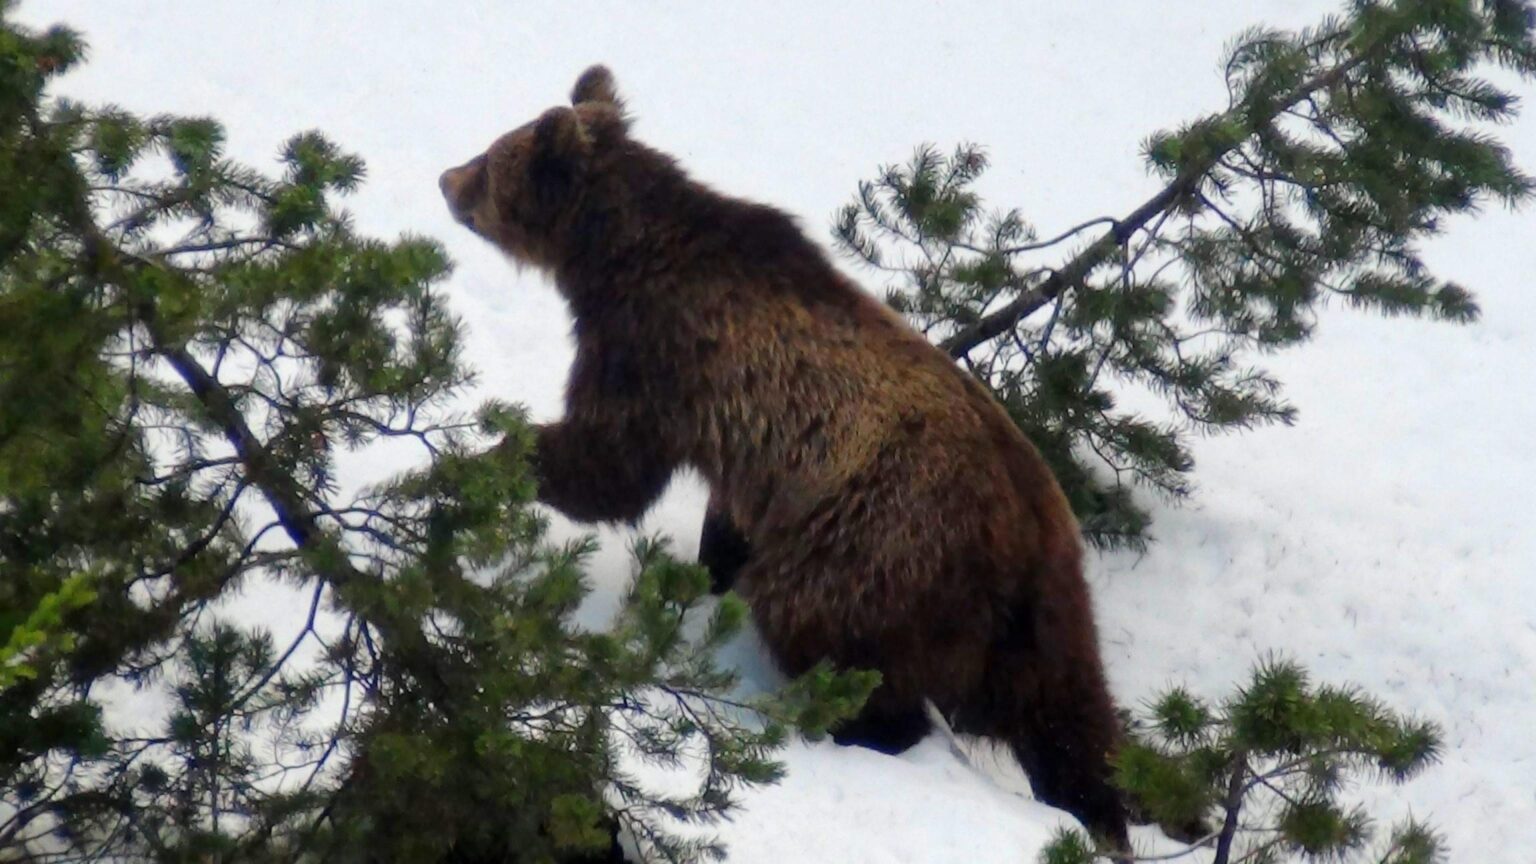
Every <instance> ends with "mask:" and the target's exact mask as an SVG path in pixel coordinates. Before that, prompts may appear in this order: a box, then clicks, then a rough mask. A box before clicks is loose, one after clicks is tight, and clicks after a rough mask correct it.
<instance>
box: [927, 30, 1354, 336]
mask: <svg viewBox="0 0 1536 864" xmlns="http://www.w3.org/2000/svg"><path fill="white" fill-rule="evenodd" d="M1370 58H1371V52H1370V51H1368V50H1362V51H1361V52H1360V53H1359V54H1356V55H1355V56H1354V57H1351V58H1350V59H1349V60H1347V61H1345V62H1343V63H1340V64H1339V65H1338V66H1335V67H1334V68H1332V69H1330V70H1328V71H1326V72H1322V73H1319V74H1317V75H1315V76H1313V77H1312V78H1310V79H1308V80H1306V81H1304V82H1302V83H1301V84H1300V85H1298V86H1297V87H1296V88H1295V89H1293V90H1291V91H1289V92H1288V93H1286V94H1284V95H1283V96H1281V97H1280V98H1278V99H1276V100H1275V101H1274V103H1273V104H1272V106H1271V107H1270V108H1269V110H1268V111H1266V113H1265V116H1264V117H1263V119H1262V121H1261V122H1260V123H1254V124H1252V125H1253V126H1259V125H1263V124H1267V123H1269V122H1272V121H1273V120H1275V119H1276V118H1277V117H1279V116H1280V115H1281V114H1282V113H1283V112H1284V111H1285V110H1286V109H1288V108H1289V107H1290V106H1292V105H1295V104H1297V103H1298V102H1302V101H1304V100H1306V99H1308V98H1310V97H1311V95H1312V94H1313V93H1316V92H1319V91H1321V90H1326V89H1327V88H1329V87H1332V86H1333V85H1335V84H1337V83H1339V82H1340V81H1342V80H1344V78H1345V77H1346V76H1347V75H1349V73H1351V72H1353V71H1354V70H1355V69H1356V68H1358V67H1359V66H1361V65H1363V64H1364V63H1366V62H1367V61H1368V60H1369V59H1370ZM1241 107H1242V106H1239V108H1234V109H1232V110H1229V111H1227V112H1225V113H1223V114H1221V115H1218V116H1217V117H1216V118H1215V119H1214V121H1213V122H1214V123H1215V124H1220V123H1222V122H1224V121H1233V122H1241V123H1243V125H1244V127H1245V128H1248V127H1249V125H1250V124H1249V121H1246V120H1244V118H1243V112H1242V111H1241ZM1245 140H1246V139H1241V140H1237V141H1233V142H1231V143H1230V144H1229V145H1227V146H1226V147H1224V148H1212V152H1211V153H1209V154H1207V155H1206V156H1205V158H1203V159H1200V160H1197V161H1192V162H1190V163H1188V164H1186V165H1185V166H1184V167H1183V168H1181V169H1180V170H1179V172H1178V174H1177V175H1176V176H1175V177H1174V178H1173V180H1172V181H1171V182H1169V183H1168V185H1166V186H1164V187H1163V188H1162V189H1161V190H1160V191H1159V192H1158V193H1157V194H1156V195H1153V196H1152V197H1151V198H1148V199H1147V200H1146V201H1144V202H1142V204H1141V206H1139V207H1137V208H1136V209H1135V210H1132V211H1131V212H1130V213H1128V214H1126V215H1125V217H1124V218H1122V219H1119V220H1117V221H1115V222H1114V227H1112V228H1111V229H1110V230H1109V231H1108V232H1106V233H1105V234H1104V235H1103V236H1102V237H1100V238H1099V239H1098V240H1095V241H1094V242H1093V243H1092V244H1091V245H1090V246H1089V247H1088V248H1086V249H1084V250H1083V251H1082V252H1079V253H1078V254H1077V255H1075V256H1073V258H1072V260H1070V261H1068V262H1067V263H1066V264H1065V265H1064V266H1062V267H1061V268H1059V269H1057V270H1055V271H1054V272H1052V273H1051V275H1050V276H1049V277H1047V278H1046V280H1045V281H1044V282H1041V283H1040V284H1039V285H1038V286H1036V287H1035V288H1033V289H1032V290H1030V291H1027V292H1025V293H1024V294H1021V295H1019V297H1017V298H1016V299H1014V300H1013V302H1011V303H1009V304H1008V305H1006V306H1004V307H1002V308H1001V309H998V310H997V311H995V312H992V313H990V314H988V315H986V316H984V317H983V318H982V319H981V320H980V321H977V322H976V323H975V324H973V325H971V326H970V327H967V328H965V329H964V330H961V331H960V332H958V333H956V334H954V335H953V336H951V337H949V338H948V339H945V340H944V341H943V342H942V343H940V345H939V347H941V348H943V349H944V350H945V352H947V353H948V354H949V355H950V356H951V357H955V358H959V357H963V356H965V355H966V354H969V353H970V352H971V351H972V350H973V349H974V348H976V347H977V346H978V345H981V344H982V343H984V342H986V341H988V340H989V339H993V338H995V337H997V336H1000V335H1002V334H1003V333H1006V332H1007V331H1009V330H1011V329H1013V328H1014V327H1016V326H1017V325H1018V323H1019V322H1020V321H1023V320H1024V319H1025V318H1028V317H1029V316H1030V315H1032V314H1034V313H1035V312H1036V311H1038V310H1039V309H1041V308H1043V307H1044V306H1045V305H1046V304H1048V303H1050V302H1051V301H1052V300H1054V299H1056V297H1057V296H1058V295H1060V294H1061V293H1062V292H1063V291H1066V290H1067V289H1069V288H1072V287H1074V286H1077V285H1081V284H1082V282H1083V280H1084V279H1086V278H1087V277H1088V275H1089V274H1090V273H1092V272H1093V271H1094V270H1097V269H1098V268H1099V267H1102V266H1104V265H1105V264H1108V263H1110V261H1111V260H1112V259H1113V258H1114V255H1115V253H1116V251H1117V250H1119V248H1120V247H1121V246H1123V245H1124V244H1125V243H1126V242H1127V241H1128V240H1129V239H1130V238H1131V236H1132V235H1134V234H1135V233H1136V232H1137V231H1140V230H1142V229H1143V228H1145V227H1146V226H1147V225H1148V224H1149V223H1150V222H1151V221H1152V220H1153V219H1155V218H1157V217H1158V216H1159V215H1160V214H1163V213H1165V212H1169V211H1171V210H1173V209H1174V208H1175V207H1177V206H1178V205H1179V204H1180V203H1181V202H1183V201H1184V200H1186V199H1187V198H1188V196H1189V195H1191V194H1192V193H1193V192H1195V190H1197V189H1198V188H1199V187H1200V184H1201V182H1202V181H1204V180H1205V179H1206V178H1207V177H1208V176H1209V175H1210V173H1211V172H1212V171H1213V170H1215V169H1216V168H1217V167H1218V165H1219V163H1220V162H1221V161H1222V159H1223V158H1224V157H1225V156H1226V155H1227V154H1229V153H1231V152H1233V151H1234V150H1237V149H1239V148H1241V147H1242V146H1243V143H1244V141H1245Z"/></svg>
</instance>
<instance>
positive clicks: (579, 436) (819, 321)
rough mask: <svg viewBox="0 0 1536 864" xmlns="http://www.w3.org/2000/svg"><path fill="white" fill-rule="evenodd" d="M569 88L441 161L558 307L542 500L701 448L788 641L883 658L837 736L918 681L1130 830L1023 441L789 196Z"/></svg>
mask: <svg viewBox="0 0 1536 864" xmlns="http://www.w3.org/2000/svg"><path fill="white" fill-rule="evenodd" d="M571 101H572V107H563V106H562V107H556V108H551V109H549V110H548V111H546V112H544V113H543V114H542V115H541V116H540V117H538V119H536V120H534V121H532V122H530V123H527V124H525V125H523V126H520V127H518V128H517V129H515V130H513V131H511V132H508V133H507V134H505V135H503V136H502V137H501V138H499V139H497V140H496V141H495V142H494V143H493V144H491V146H490V149H488V150H486V151H485V153H484V154H482V155H480V156H477V157H475V158H474V159H472V160H470V161H469V162H468V163H466V164H464V165H462V166H459V167H457V168H453V169H450V170H449V171H447V172H445V173H444V174H443V176H442V180H441V186H442V190H443V194H444V196H445V197H446V198H447V201H448V206H449V208H450V209H451V210H452V212H453V215H454V216H455V217H456V218H457V219H458V220H459V221H460V222H462V223H463V224H464V225H466V226H468V227H469V228H470V229H471V230H473V231H474V232H475V233H477V234H479V235H480V236H481V237H484V238H485V239H487V240H489V241H490V242H492V243H494V244H495V245H496V246H498V247H500V248H501V249H502V250H503V251H504V252H506V253H507V254H508V255H510V256H511V257H512V258H513V259H514V260H515V261H518V262H521V263H524V264H528V265H532V266H534V267H536V268H539V269H541V270H543V271H544V272H545V273H547V274H548V275H549V276H550V277H552V279H553V281H554V283H555V285H556V286H557V288H558V289H559V291H560V292H561V294H562V295H563V296H564V298H565V299H566V301H567V303H568V305H569V307H570V310H571V312H572V316H573V318H574V335H575V341H576V358H575V363H574V365H573V367H572V369H571V373H570V379H569V382H568V384H567V389H566V415H565V419H563V420H561V421H560V422H558V423H550V424H547V425H542V426H540V427H538V429H537V430H536V432H537V448H536V452H535V454H534V457H533V470H534V471H535V474H536V476H537V479H538V484H539V498H540V500H542V501H544V502H546V503H548V504H550V505H552V506H554V507H555V508H556V509H558V510H561V511H562V512H564V513H565V514H567V515H568V516H570V517H571V518H573V519H576V520H580V521H589V522H599V521H624V520H635V519H638V518H639V517H640V516H641V515H642V514H643V513H644V512H645V511H646V509H647V508H648V507H649V506H650V505H651V504H652V502H654V501H655V500H656V498H657V497H658V496H659V495H660V494H661V492H662V490H663V488H664V487H665V486H666V484H667V482H668V480H669V479H670V478H671V476H672V474H673V473H674V472H675V471H676V470H677V469H679V468H680V467H683V466H691V467H693V468H695V469H696V470H697V471H698V472H700V474H702V475H703V477H704V478H705V479H706V481H707V482H708V484H709V486H710V488H711V490H712V493H713V495H714V500H715V501H716V504H717V507H718V508H719V509H720V510H721V511H722V514H723V516H724V517H725V518H726V519H727V520H728V522H729V524H730V525H731V526H734V528H735V529H737V530H739V531H740V534H741V535H742V536H743V537H744V539H745V541H746V544H747V546H745V547H742V549H741V550H740V551H743V552H745V550H746V549H748V548H749V549H750V554H748V555H745V556H744V557H742V558H741V559H740V562H739V563H741V567H740V572H739V574H737V576H736V585H737V589H738V590H739V591H740V593H741V595H742V596H743V597H744V598H746V600H747V601H748V603H749V604H750V606H751V608H752V612H753V616H754V619H755V621H756V623H757V626H758V628H759V630H760V631H761V633H762V637H763V639H764V641H765V642H766V644H767V645H768V646H769V648H770V650H771V651H772V653H773V655H774V658H775V659H776V661H777V662H778V663H779V664H780V665H781V666H782V668H783V669H784V670H785V671H786V672H788V673H790V674H798V673H801V672H803V671H805V670H806V669H808V668H810V667H811V666H812V665H813V664H815V663H816V662H818V661H820V660H823V659H830V660H831V661H833V662H834V663H836V664H838V665H841V666H844V667H856V668H864V669H876V670H879V671H880V673H881V675H882V676H883V678H882V683H881V684H880V686H879V687H878V688H877V689H876V691H875V693H874V694H873V696H872V697H871V698H870V700H869V703H868V704H867V706H866V707H865V709H864V712H863V714H862V715H861V716H860V717H858V718H857V719H855V720H854V721H852V722H850V723H849V724H847V725H846V726H844V727H843V728H841V729H839V730H837V738H838V740H840V741H844V742H856V743H864V744H868V745H870V746H874V747H876V748H879V749H882V750H885V751H888V752H896V751H899V750H902V749H904V748H905V747H907V746H910V745H911V744H913V743H915V742H916V741H917V740H918V739H920V738H921V737H922V736H923V735H924V734H925V733H926V732H927V731H928V728H929V724H928V720H927V715H926V714H925V711H924V701H925V700H927V701H929V702H931V703H932V704H933V706H934V707H935V708H937V710H938V711H939V712H941V713H942V714H943V715H944V716H945V717H946V718H947V719H948V720H949V722H950V723H951V724H952V726H953V728H954V729H955V730H957V731H959V732H964V733H971V734H976V735H983V736H990V737H993V738H997V739H1001V740H1002V741H1005V742H1006V743H1007V744H1008V745H1009V746H1010V747H1011V749H1012V751H1013V752H1014V753H1015V754H1016V756H1017V757H1018V759H1019V761H1020V763H1021V765H1022V767H1023V768H1024V769H1025V771H1026V773H1027V774H1028V775H1029V778H1030V781H1031V785H1032V786H1033V788H1034V790H1035V794H1036V795H1037V796H1038V797H1039V798H1040V799H1041V800H1042V801H1045V802H1047V803H1049V804H1052V805H1054V806H1057V807H1061V808H1064V809H1066V810H1068V811H1069V812H1071V813H1072V814H1074V815H1076V816H1077V817H1078V818H1079V819H1081V820H1082V821H1083V822H1084V823H1085V824H1086V825H1087V826H1088V827H1089V828H1090V829H1092V830H1094V831H1095V832H1098V833H1099V834H1100V835H1102V836H1103V837H1105V838H1106V839H1108V840H1109V841H1111V842H1112V843H1114V844H1116V845H1117V846H1118V847H1120V848H1121V849H1125V848H1128V845H1127V837H1126V817H1125V811H1124V808H1123V806H1122V803H1121V800H1120V798H1119V796H1118V795H1117V794H1116V792H1115V790H1114V789H1113V787H1112V786H1111V785H1110V783H1109V775H1110V767H1109V761H1108V760H1109V757H1110V756H1111V752H1112V750H1113V749H1114V747H1115V743H1116V740H1117V736H1118V725H1117V721H1116V716H1115V711H1114V707H1113V704H1112V702H1111V699H1110V696H1109V692H1108V688H1107V687H1106V685H1105V680H1104V670H1103V666H1102V663H1101V662H1100V658H1099V650H1098V641H1097V636H1096V633H1095V629H1094V622H1093V609H1092V605H1091V603H1090V601H1089V596H1088V587H1087V585H1086V583H1085V582H1084V581H1083V576H1082V547H1081V540H1080V537H1079V532H1078V526H1077V522H1076V520H1075V519H1074V517H1073V515H1072V511H1071V509H1070V508H1069V507H1068V504H1067V500H1066V498H1065V497H1064V496H1063V494H1062V492H1061V489H1060V487H1059V486H1058V485H1057V483H1056V480H1055V478H1054V477H1053V476H1052V474H1051V472H1050V470H1049V469H1048V468H1047V466H1046V464H1045V462H1044V461H1043V460H1042V459H1041V457H1040V454H1039V453H1038V451H1036V449H1035V448H1034V446H1033V445H1031V444H1030V442H1029V441H1028V440H1027V439H1026V438H1025V437H1024V435H1023V434H1022V433H1021V432H1020V431H1019V428H1018V427H1017V426H1016V425H1015V424H1014V423H1013V422H1012V421H1011V420H1010V419H1009V417H1008V415H1007V414H1006V413H1005V412H1004V411H1003V409H1002V408H1001V407H1000V406H999V405H998V404H997V402H996V401H995V400H994V399H993V398H992V396H991V395H990V394H989V393H988V392H987V390H986V389H985V388H984V387H983V386H982V385H981V384H980V383H978V382H977V381H976V380H975V379H974V378H972V377H971V376H970V375H969V374H967V373H966V372H965V371H963V370H962V369H960V368H958V367H957V366H956V365H955V364H954V363H953V362H952V361H951V360H950V359H949V358H948V357H947V356H945V355H944V354H943V353H942V352H941V351H939V350H938V349H937V348H935V347H934V346H933V345H931V344H929V343H928V342H927V341H926V340H925V339H924V338H923V337H922V336H921V335H919V334H918V333H917V332H916V331H914V330H913V329H912V328H911V327H909V326H908V325H907V324H906V322H905V321H903V320H902V319H901V317H900V316H898V315H897V314H896V313H894V312H893V311H891V310H890V309H888V308H887V307H886V306H885V305H884V304H882V303H880V302H878V301H877V300H876V299H874V298H873V297H871V296H870V295H868V294H865V293H864V292H863V291H861V290H860V289H859V288H858V287H857V286H855V285H854V284H853V283H852V282H851V281H849V280H848V279H847V278H845V277H844V276H842V275H841V274H840V273H839V272H838V271H837V270H836V269H835V268H834V267H833V265H832V264H831V262H830V261H828V259H827V257H826V256H825V255H824V253H823V252H822V250H821V249H820V248H818V247H817V246H816V244H814V243H813V242H811V241H810V240H809V239H808V238H807V237H806V236H805V235H804V233H802V232H801V230H800V229H799V228H798V227H797V226H796V224H795V223H794V222H793V221H792V220H791V219H790V218H789V217H788V216H786V215H785V214H784V213H782V212H780V211H778V210H776V209H773V208H771V207H767V206H764V205H761V204H755V203H751V202H748V201H743V200H740V199H736V198H731V197H727V196H725V195H721V194H719V193H718V192H715V191H714V190H712V189H709V188H707V187H705V186H703V185H701V184H699V183H697V182H694V181H692V180H690V179H689V178H688V176H687V175H686V174H684V173H683V171H682V170H681V169H680V168H679V167H678V166H677V164H676V163H675V162H674V161H673V160H672V159H671V158H669V157H667V156H665V155H663V154H661V153H659V152H657V151H655V150H653V149H651V148H649V147H647V146H645V145H644V144H641V143H640V142H638V141H636V140H634V139H633V138H631V137H630V135H629V122H628V118H627V116H626V114H625V111H624V107H623V104H622V103H621V102H620V100H619V99H618V97H617V95H616V93H615V90H614V83H613V78H612V76H611V75H610V74H609V73H608V71H607V70H606V69H604V68H603V67H593V68H591V69H589V70H587V71H586V72H585V73H583V74H582V76H581V77H580V79H579V80H578V81H577V83H576V87H575V90H574V92H573V94H572V97H571Z"/></svg>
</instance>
